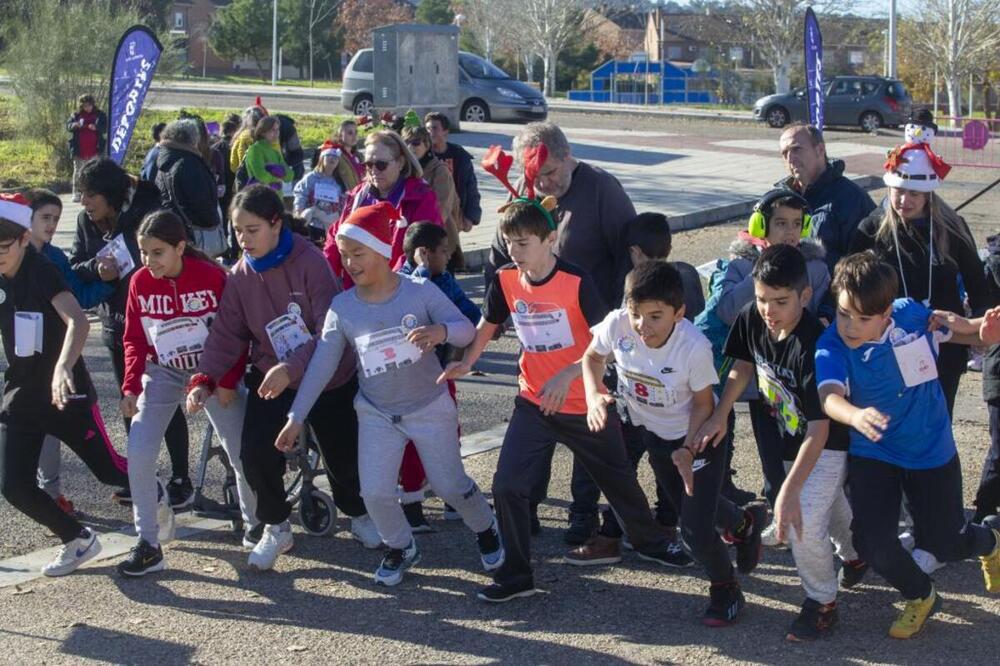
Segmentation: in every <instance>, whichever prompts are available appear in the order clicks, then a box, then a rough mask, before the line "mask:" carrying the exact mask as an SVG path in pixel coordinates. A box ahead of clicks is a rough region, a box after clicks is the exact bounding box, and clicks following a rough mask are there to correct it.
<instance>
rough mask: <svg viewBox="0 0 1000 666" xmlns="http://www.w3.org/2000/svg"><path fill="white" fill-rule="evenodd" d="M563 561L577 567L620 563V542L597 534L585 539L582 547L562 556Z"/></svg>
mask: <svg viewBox="0 0 1000 666" xmlns="http://www.w3.org/2000/svg"><path fill="white" fill-rule="evenodd" d="M563 561H564V562H565V563H566V564H574V565H576V566H578V567H590V566H597V565H599V564H617V563H618V562H621V561H622V550H621V542H620V540H619V539H613V538H611V537H606V536H603V535H600V534H597V535H594V536H592V537H590V538H589V539H587V541H586V542H585V543H584V544H583V545H582V546H577V547H576V548H574V549H572V550H570V551H569V552H568V553H566V554H565V555H563Z"/></svg>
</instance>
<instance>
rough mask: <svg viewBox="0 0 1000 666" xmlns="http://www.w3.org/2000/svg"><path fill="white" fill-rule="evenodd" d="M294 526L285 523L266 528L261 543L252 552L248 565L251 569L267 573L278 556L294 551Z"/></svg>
mask: <svg viewBox="0 0 1000 666" xmlns="http://www.w3.org/2000/svg"><path fill="white" fill-rule="evenodd" d="M292 544H293V540H292V526H291V525H290V524H289V523H288V521H285V522H284V523H282V524H281V525H268V526H266V527H265V528H264V534H263V536H261V538H260V541H258V542H257V545H256V546H254V547H253V550H251V551H250V557H248V558H247V564H249V565H250V568H251V569H256V570H257V571H266V570H267V569H271V568H273V567H274V561H275V560H276V559H278V555H281V554H282V553H287V552H288V551H290V550H291V549H292Z"/></svg>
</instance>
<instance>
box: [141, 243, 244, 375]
mask: <svg viewBox="0 0 1000 666" xmlns="http://www.w3.org/2000/svg"><path fill="white" fill-rule="evenodd" d="M183 261H184V265H183V268H182V269H181V274H180V275H178V276H177V277H176V278H163V279H157V278H155V277H153V274H152V273H150V272H149V269H148V268H145V267H143V268H140V269H139V270H138V271H136V273H135V275H134V276H133V277H132V282H131V284H130V285H129V290H128V300H127V301H126V304H125V379H124V380H123V381H122V392H123V393H127V394H131V395H139V394H141V393H142V374H143V372H145V370H146V363H147V360H148V361H149V362H152V363H161V364H163V365H165V366H167V367H170V368H174V369H175V370H180V371H182V372H186V373H193V372H194V370H195V368H197V367H198V361H199V359H200V358H201V352H202V348H203V347H204V342H205V340H204V338H203V337H201V335H200V334H199V332H198V331H199V330H200V329H201V327H202V326H204V330H203V331H202V332H203V333H207V330H208V328H209V327H210V326H211V325H212V321H213V320H214V319H215V315H216V312H217V311H218V309H219V303H220V301H221V300H222V290H223V288H224V287H225V285H226V272H225V270H223V269H222V267H221V266H219V265H218V264H216V263H215V262H212V261H206V260H204V259H201V258H198V257H184V259H183ZM175 320H176V321H175ZM180 320H183V321H180ZM167 322H175V323H174V324H173V326H171V328H174V333H173V334H165V336H164V337H163V339H162V340H161V341H160V344H159V345H157V346H155V347H154V345H153V338H154V329H155V330H156V332H157V333H158V334H164V333H165V331H166V330H167V329H165V328H164V325H165V324H166V323H167ZM184 324H187V326H184ZM245 368H246V354H244V355H243V356H242V357H241V358H240V360H239V361H238V362H237V363H236V365H234V366H233V367H232V368H231V369H230V370H229V372H227V373H226V374H225V376H224V377H223V378H222V379H221V380H220V381H219V386H222V387H223V388H228V389H232V388H235V387H236V385H237V384H238V383H239V381H240V379H241V378H242V377H243V371H244V369H245Z"/></svg>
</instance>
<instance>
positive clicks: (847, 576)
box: [838, 560, 868, 590]
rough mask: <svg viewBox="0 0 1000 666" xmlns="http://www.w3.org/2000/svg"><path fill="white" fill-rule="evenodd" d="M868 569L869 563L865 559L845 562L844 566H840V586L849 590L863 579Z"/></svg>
mask: <svg viewBox="0 0 1000 666" xmlns="http://www.w3.org/2000/svg"><path fill="white" fill-rule="evenodd" d="M866 571H868V563H867V562H865V561H864V560H851V561H850V562H844V566H842V567H841V568H840V574H839V575H838V578H840V587H842V588H843V589H845V590H849V589H851V588H852V587H854V586H855V585H857V584H858V583H860V582H861V579H862V578H864V577H865V572H866Z"/></svg>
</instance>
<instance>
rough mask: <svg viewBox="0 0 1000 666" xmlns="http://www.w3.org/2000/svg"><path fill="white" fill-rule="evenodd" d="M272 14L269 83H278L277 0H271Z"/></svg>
mask: <svg viewBox="0 0 1000 666" xmlns="http://www.w3.org/2000/svg"><path fill="white" fill-rule="evenodd" d="M271 4H272V6H273V7H274V15H273V17H272V20H271V85H272V86H276V85H278V0H272V3H271Z"/></svg>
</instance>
